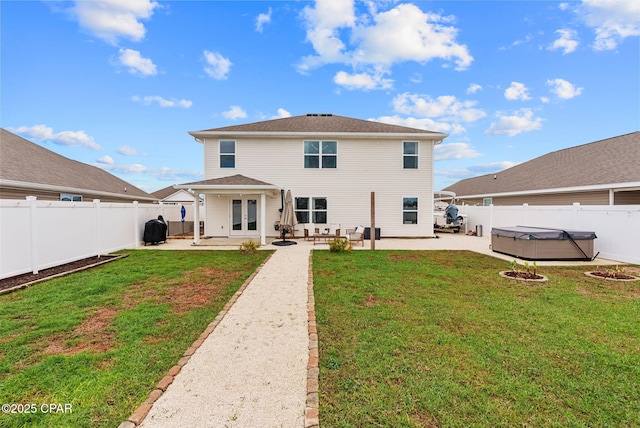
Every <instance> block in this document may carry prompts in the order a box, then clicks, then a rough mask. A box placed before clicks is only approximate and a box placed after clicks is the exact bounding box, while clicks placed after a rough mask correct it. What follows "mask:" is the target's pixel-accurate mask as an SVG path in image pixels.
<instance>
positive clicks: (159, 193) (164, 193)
mask: <svg viewBox="0 0 640 428" xmlns="http://www.w3.org/2000/svg"><path fill="white" fill-rule="evenodd" d="M176 192H179V190H176V189H174V187H173V186H169V187H165V188H164V189H160V190H156V191H155V192H152V193H151V196H153V197H154V198H158V199H164V198H166V197H169V196H171V195H173V194H174V193H176Z"/></svg>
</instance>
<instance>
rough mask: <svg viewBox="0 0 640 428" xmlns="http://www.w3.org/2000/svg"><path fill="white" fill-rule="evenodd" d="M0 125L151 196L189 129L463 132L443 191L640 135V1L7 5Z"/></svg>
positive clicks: (174, 168) (173, 172) (185, 173)
mask: <svg viewBox="0 0 640 428" xmlns="http://www.w3.org/2000/svg"><path fill="white" fill-rule="evenodd" d="M0 7H1V10H0V13H1V48H2V54H1V55H2V56H1V60H2V63H1V77H0V78H1V82H0V83H1V89H2V94H1V99H0V102H1V104H0V106H1V108H2V111H1V114H2V116H1V119H0V120H1V125H2V127H3V128H5V129H8V130H10V131H12V132H14V133H17V134H19V135H21V136H23V137H25V138H27V139H29V140H31V141H34V142H36V143H38V144H41V145H42V146H44V147H46V148H48V149H50V150H53V151H55V152H57V153H60V154H62V155H64V156H67V157H69V158H72V159H75V160H78V161H81V162H85V163H89V164H92V165H95V166H99V167H101V168H103V169H105V170H107V171H109V172H111V173H113V174H115V175H117V176H119V177H121V178H123V179H125V180H127V181H129V182H130V183H132V184H134V185H136V186H138V187H140V188H142V189H143V190H146V191H148V192H153V191H155V190H158V189H161V188H163V187H166V186H169V185H172V184H176V183H184V182H190V181H195V180H200V179H203V178H204V177H203V175H202V171H203V156H202V146H201V145H200V144H198V143H196V142H195V141H194V140H193V138H192V137H191V136H190V135H188V134H187V132H188V131H196V130H201V129H209V128H215V127H221V126H228V125H234V124H240V123H249V122H256V121H260V120H267V119H272V118H277V117H286V116H290V115H292V116H296V115H302V114H306V113H333V114H338V115H343V116H348V117H354V118H360V119H371V120H378V121H382V122H387V123H395V124H400V125H406V126H412V127H417V128H425V129H430V130H433V131H440V132H444V133H447V134H449V137H448V138H447V139H446V140H445V141H444V143H442V144H441V145H439V146H438V147H437V149H436V161H435V188H436V189H441V188H444V187H446V186H448V185H450V184H452V183H454V182H456V181H458V180H460V179H462V178H467V177H472V176H475V175H479V174H486V173H492V172H496V171H499V170H501V169H504V168H506V167H510V166H513V165H515V164H517V163H519V162H524V161H527V160H529V159H532V158H535V157H537V156H541V155H543V154H545V153H548V152H550V151H554V150H559V149H562V148H566V147H571V146H576V145H580V144H585V143H589V142H592V141H597V140H600V139H604V138H609V137H614V136H617V135H621V134H626V133H629V132H633V131H637V130H638V129H640V83H639V81H640V79H639V76H640V72H639V64H640V46H639V35H640V2H637V1H634V0H583V1H578V2H559V1H499V0H497V1H482V0H476V1H471V0H469V1H433V2H432V1H428V2H427V1H413V2H396V1H377V2H376V1H350V0H318V1H315V2H314V1H308V2H303V1H153V0H84V1H5V0H2V1H1V2H0Z"/></svg>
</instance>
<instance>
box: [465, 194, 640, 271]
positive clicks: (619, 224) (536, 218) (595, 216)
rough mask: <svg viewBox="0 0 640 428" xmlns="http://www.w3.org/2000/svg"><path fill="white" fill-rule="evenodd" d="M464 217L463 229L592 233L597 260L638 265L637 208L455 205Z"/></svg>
mask: <svg viewBox="0 0 640 428" xmlns="http://www.w3.org/2000/svg"><path fill="white" fill-rule="evenodd" d="M458 209H459V212H460V214H466V215H467V223H468V226H467V229H468V230H475V228H476V225H481V226H482V229H483V235H484V236H489V235H490V234H491V228H493V227H509V226H533V227H546V228H552V229H571V230H585V231H590V232H595V233H596V236H597V238H596V239H595V240H594V249H595V252H596V253H597V252H600V255H599V256H598V257H601V258H603V259H608V260H615V261H619V262H625V263H634V264H640V205H580V204H577V203H576V204H573V205H555V206H528V205H517V206H493V205H491V206H486V207H485V206H471V205H461V206H458Z"/></svg>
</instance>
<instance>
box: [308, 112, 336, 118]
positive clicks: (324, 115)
mask: <svg viewBox="0 0 640 428" xmlns="http://www.w3.org/2000/svg"><path fill="white" fill-rule="evenodd" d="M307 116H313V117H318V116H320V117H328V116H333V114H331V113H307Z"/></svg>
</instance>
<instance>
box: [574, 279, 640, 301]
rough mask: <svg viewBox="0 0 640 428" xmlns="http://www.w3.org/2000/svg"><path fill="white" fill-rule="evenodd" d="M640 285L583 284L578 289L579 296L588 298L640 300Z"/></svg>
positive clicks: (632, 283)
mask: <svg viewBox="0 0 640 428" xmlns="http://www.w3.org/2000/svg"><path fill="white" fill-rule="evenodd" d="M639 284H640V283H638V282H637V281H636V282H615V281H606V282H605V281H603V282H602V283H600V284H598V285H593V286H590V285H587V284H582V286H581V287H578V288H577V289H576V292H577V293H578V294H581V295H583V296H587V297H594V298H601V297H612V296H614V297H618V298H622V299H640V286H639Z"/></svg>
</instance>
